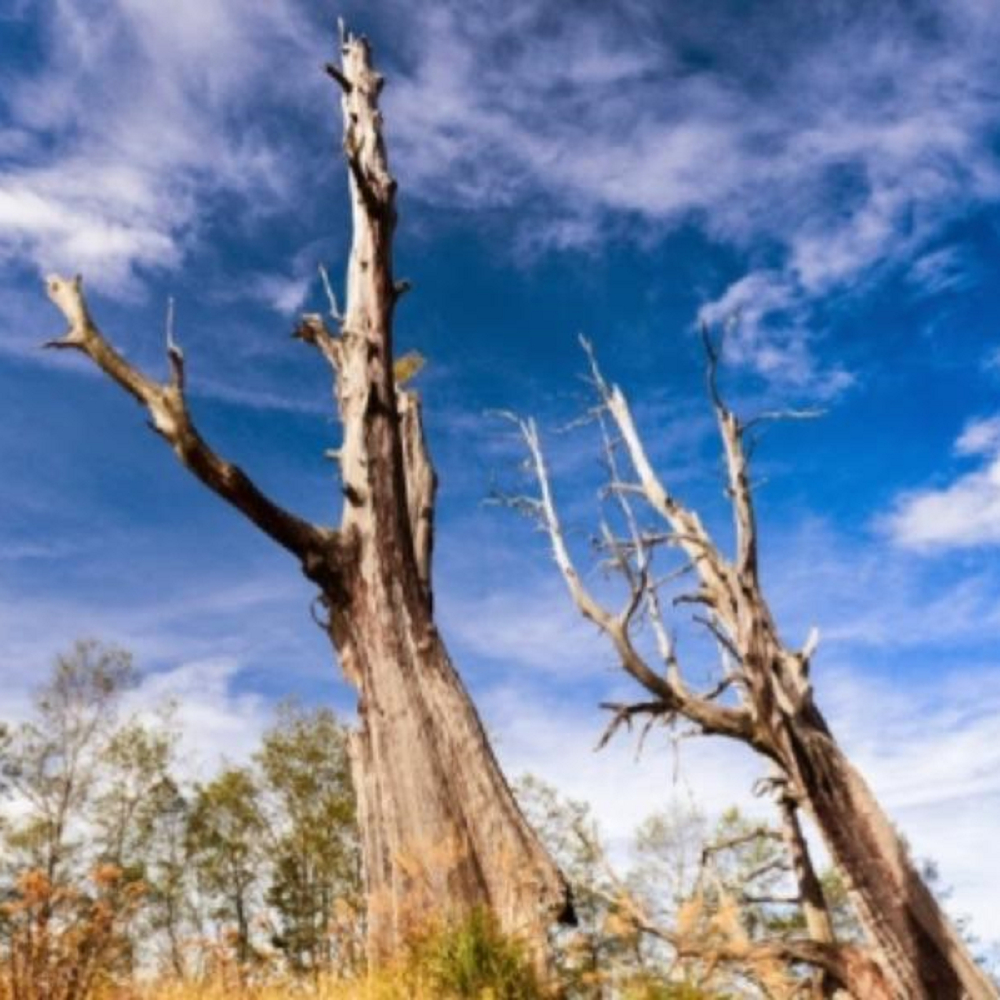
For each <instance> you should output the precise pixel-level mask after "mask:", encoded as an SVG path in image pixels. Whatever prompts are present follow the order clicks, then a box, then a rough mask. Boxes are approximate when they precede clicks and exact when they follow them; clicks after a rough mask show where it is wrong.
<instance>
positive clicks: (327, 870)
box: [0, 642, 364, 1000]
mask: <svg viewBox="0 0 1000 1000" xmlns="http://www.w3.org/2000/svg"><path fill="white" fill-rule="evenodd" d="M136 680H137V674H136V670H135V668H134V665H133V662H132V657H131V656H130V655H129V653H127V652H126V651H124V650H121V649H116V648H113V647H109V646H104V645H100V644H97V643H94V642H81V643H78V644H77V645H76V646H75V648H74V649H73V650H72V651H71V652H70V653H68V654H66V655H63V656H59V657H58V659H57V660H56V663H55V665H54V669H53V672H52V675H51V677H50V678H49V679H48V680H47V681H46V683H44V684H43V685H42V686H41V687H40V688H39V690H38V691H37V693H36V696H35V699H34V712H33V714H32V717H31V718H30V719H29V720H28V721H26V722H23V723H21V724H20V725H16V726H9V727H5V728H4V730H3V736H2V748H0V759H2V778H3V825H2V831H0V832H2V839H3V845H4V851H3V861H2V895H3V904H2V907H0V941H2V944H0V947H2V952H3V980H4V987H5V989H6V991H7V993H8V994H9V995H12V996H15V997H19V998H20V997H25V998H27V997H31V998H34V997H38V998H43V997H44V998H46V1000H78V998H83V997H87V996H89V995H91V993H92V992H93V991H94V990H95V989H98V988H99V987H102V986H104V985H107V983H109V982H127V981H129V980H131V979H133V978H135V977H137V976H148V975H151V974H156V973H163V974H169V975H170V976H172V977H174V978H180V979H188V978H199V977H205V976H206V975H215V974H218V973H220V972H224V971H225V970H226V969H228V968H232V969H233V970H234V972H235V973H236V974H237V975H238V978H241V979H242V978H246V976H247V975H253V974H254V972H255V970H263V969H264V968H265V967H277V966H280V967H281V968H283V969H286V970H288V971H290V972H292V973H294V974H296V975H302V976H315V975H317V974H319V973H320V972H341V971H346V970H348V969H350V968H353V967H354V966H355V965H356V964H357V963H358V961H359V959H360V956H361V954H362V952H363V941H364V916H363V907H362V906H361V896H360V860H359V848H358V837H357V828H356V822H355V806H354V795H353V791H352V788H351V782H350V777H349V774H348V762H347V750H346V735H345V730H344V728H343V726H342V725H341V724H340V723H339V722H338V721H337V719H336V718H335V717H334V715H333V714H332V713H331V712H330V711H329V710H327V709H324V708H318V709H309V710H306V709H303V708H299V707H296V706H294V705H285V706H282V707H281V708H280V709H279V711H278V713H277V717H276V721H275V723H274V725H273V726H272V727H271V728H270V729H269V730H268V731H267V732H265V733H264V735H263V738H262V740H261V743H260V746H259V748H258V749H257V751H256V753H255V754H254V755H253V760H252V762H251V763H249V764H246V765H240V766H236V765H228V764H227V765H224V766H222V767H221V769H220V770H218V772H217V773H216V774H215V775H214V776H213V777H212V778H211V780H208V781H205V782H199V781H191V780H188V779H187V778H185V777H184V776H183V771H182V768H181V766H180V765H181V762H180V760H179V758H178V747H179V736H180V734H179V732H178V728H177V725H176V723H175V721H174V719H173V718H172V713H171V707H170V706H169V705H163V706H161V707H160V708H159V709H158V710H157V711H153V712H150V711H148V710H147V711H136V712H130V711H128V710H127V708H128V701H129V698H128V696H129V692H130V691H131V690H132V689H133V687H134V686H135V683H136Z"/></svg>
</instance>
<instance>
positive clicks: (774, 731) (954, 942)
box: [512, 334, 997, 1000]
mask: <svg viewBox="0 0 1000 1000" xmlns="http://www.w3.org/2000/svg"><path fill="white" fill-rule="evenodd" d="M705 344H706V350H707V352H708V357H709V379H708V382H709V391H710V394H711V398H712V402H713V405H714V408H715V413H716V417H717V420H718V427H719V432H720V436H721V438H722V443H723V447H724V452H725V464H726V470H727V484H726V485H727V494H728V496H729V497H730V501H731V504H732V510H733V515H734V520H735V533H736V542H735V553H734V555H733V556H732V557H727V556H726V555H724V554H723V552H722V551H721V550H720V549H719V547H718V546H717V545H716V543H715V541H714V540H713V539H712V538H711V537H710V535H709V533H708V532H707V531H706V529H705V527H704V525H703V524H702V521H701V519H700V518H699V517H698V515H697V513H695V512H694V511H693V510H691V509H689V508H688V507H686V506H685V505H684V504H683V503H682V502H681V501H680V500H679V499H678V498H677V497H676V496H674V494H673V493H671V492H670V491H669V490H668V489H667V487H666V486H665V485H664V483H663V482H662V481H661V479H660V478H659V477H658V475H657V474H656V472H655V471H654V469H653V466H652V463H651V462H650V460H649V457H648V455H647V453H646V449H645V447H644V445H643V442H642V439H641V437H640V435H639V432H638V430H637V428H636V425H635V422H634V420H633V418H632V412H631V409H630V407H629V404H628V401H627V400H626V398H625V395H624V394H623V393H622V391H621V390H620V389H619V388H618V387H617V386H612V385H609V384H607V383H606V382H605V380H604V378H603V377H602V375H601V373H600V371H599V370H598V368H597V365H596V363H595V362H594V359H593V354H592V353H591V352H590V348H589V345H587V344H586V343H585V345H584V346H585V349H586V350H587V352H588V354H589V355H590V359H591V366H592V375H593V382H594V385H595V388H596V391H597V393H598V397H599V400H598V407H597V409H596V410H595V411H594V417H595V419H596V420H597V421H598V423H599V425H600V427H601V429H602V431H603V435H604V446H605V457H606V463H607V467H608V470H609V476H610V482H609V484H608V491H609V494H610V495H611V496H612V497H614V498H615V499H616V500H617V502H618V504H619V507H620V511H621V512H622V513H623V514H624V518H623V520H624V523H625V524H626V531H625V532H624V535H623V537H618V536H615V535H613V534H612V533H611V532H610V530H609V529H607V528H605V530H604V533H603V538H602V540H601V547H602V549H603V551H604V554H605V555H606V556H607V559H608V564H609V565H610V566H611V567H612V568H613V569H615V570H617V571H618V572H620V573H621V574H622V575H623V577H624V578H625V579H626V580H627V582H628V591H629V592H628V596H627V599H626V602H625V605H624V607H623V608H622V609H621V610H620V611H614V610H611V609H608V608H606V607H604V606H603V605H601V604H600V603H599V602H598V601H597V600H596V599H595V597H594V596H593V595H592V593H591V592H590V591H589V590H588V588H587V587H586V586H585V585H584V583H583V580H582V578H581V576H580V574H579V572H578V571H577V569H576V567H575V565H574V563H573V560H572V558H571V556H570V553H569V550H568V547H567V545H566V542H565V540H564V534H563V529H562V526H561V524H560V520H559V516H558V513H557V511H556V506H555V502H554V500H553V496H552V490H551V486H550V483H549V475H548V471H547V469H546V465H545V461H544V456H543V452H542V448H541V443H540V439H539V435H538V431H537V429H536V427H535V425H534V423H533V422H532V421H519V422H518V423H519V428H520V432H521V434H522V436H523V439H524V441H525V443H526V445H527V448H528V451H529V453H530V455H531V458H532V461H533V465H534V473H535V478H536V479H537V482H538V485H539V495H538V496H537V497H529V498H525V497H519V498H513V500H512V502H514V503H516V505H517V506H518V507H520V508H521V509H522V510H525V509H527V510H528V511H530V512H532V513H534V514H535V515H536V516H537V517H538V518H539V519H540V520H541V522H542V524H543V525H544V527H545V528H546V529H547V532H548V535H549V538H550V540H551V544H552V550H553V554H554V557H555V561H556V563H557V565H558V567H559V569H560V571H561V573H562V576H563V578H564V579H565V582H566V585H567V587H568V589H569V592H570V595H571V597H572V599H573V601H574V602H575V604H576V605H577V607H578V608H579V610H580V611H581V612H582V614H583V615H584V616H585V617H586V618H588V619H589V620H590V621H592V622H594V623H595V624H596V625H597V627H598V628H599V629H600V630H601V631H602V632H603V633H604V634H605V635H606V636H607V637H608V638H609V640H610V641H611V643H612V645H613V647H614V649H615V651H616V653H617V655H618V658H619V659H620V662H621V664H622V666H623V668H624V669H625V671H626V672H627V673H628V674H630V675H631V676H632V677H633V678H634V679H635V680H636V681H637V682H638V683H639V684H640V685H641V686H642V688H643V689H644V690H645V692H646V693H647V698H646V700H644V701H642V702H640V703H637V704H632V705H628V704H626V705H609V706H606V707H608V708H610V709H612V710H613V711H614V715H613V717H612V721H611V725H610V726H609V729H608V732H607V733H606V734H605V738H604V741H602V742H606V740H607V738H609V737H610V735H611V733H613V732H614V730H615V729H616V728H618V727H619V726H620V725H621V724H624V723H630V722H631V721H632V720H633V719H635V718H637V717H642V718H645V719H646V720H647V721H649V722H667V723H670V722H673V721H676V720H687V721H688V722H689V723H693V724H694V726H695V728H696V731H699V732H701V733H705V734H711V735H718V736H725V737H728V738H730V739H734V740H739V741H740V742H742V743H744V744H747V745H748V746H750V747H751V748H752V749H753V750H755V751H756V752H757V753H759V754H761V755H763V756H764V757H766V758H767V759H768V760H769V761H770V762H771V764H772V766H773V768H774V769H775V771H776V774H777V775H778V778H777V780H776V782H775V784H776V787H777V788H778V789H779V792H780V796H781V801H782V809H783V820H784V827H785V835H786V839H787V842H788V844H789V847H790V850H791V856H792V860H793V868H794V872H795V874H796V876H797V878H798V881H799V887H800V894H801V897H802V898H801V902H802V904H803V911H804V915H805V918H806V925H807V930H808V932H809V935H810V939H811V943H810V944H809V945H805V944H802V952H801V955H802V960H803V961H807V962H808V961H813V958H810V957H808V956H809V954H812V955H814V957H815V962H814V964H816V965H817V966H818V967H820V968H821V969H823V970H824V971H825V972H826V973H827V974H828V975H829V976H831V977H833V978H834V979H836V980H837V984H839V985H840V986H843V987H846V988H847V989H848V990H850V992H851V993H852V995H854V996H856V997H858V998H859V1000H868V998H876V997H896V998H900V1000H959V998H961V997H968V998H972V1000H987V998H996V997H997V992H996V990H995V989H994V987H993V986H992V984H990V982H989V981H988V979H987V977H986V975H985V974H984V972H983V971H982V970H981V969H980V968H979V967H978V966H977V965H976V963H975V961H974V960H973V958H972V956H971V955H970V953H969V951H968V949H967V947H966V946H965V944H964V943H963V941H962V939H961V938H960V936H959V935H958V933H957V932H956V930H955V928H954V927H953V926H952V924H951V923H950V922H949V920H948V918H947V917H946V916H945V914H944V913H943V911H942V909H941V907H940V906H939V905H938V903H937V901H936V900H935V899H934V897H933V895H932V894H931V892H930V891H929V889H928V888H927V886H926V885H925V883H924V881H923V879H922V878H921V876H920V874H919V872H918V871H917V869H916V868H915V866H914V864H913V862H912V861H911V859H910V857H909V855H908V853H907V850H906V848H905V846H904V844H903V843H902V841H901V840H900V837H899V835H898V834H897V833H896V831H895V829H894V828H893V826H892V824H891V822H890V821H889V819H888V817H887V816H886V814H885V812H884V811H883V810H882V808H881V807H880V805H879V804H878V802H877V801H876V799H875V796H874V795H873V794H872V792H871V790H870V788H869V786H868V784H867V782H866V781H865V779H864V778H863V777H862V775H861V773H860V772H859V771H858V770H857V768H855V767H854V766H853V765H852V764H851V762H850V761H849V760H848V759H847V757H846V756H845V754H844V752H843V751H842V750H841V748H840V746H839V744H838V743H837V741H836V739H835V738H834V736H833V734H832V733H831V731H830V727H829V726H828V725H827V722H826V720H825V719H824V717H823V715H822V713H821V712H820V710H819V708H818V707H817V705H816V703H815V701H814V698H813V688H812V683H811V681H810V677H809V668H810V662H811V659H812V656H813V654H814V652H815V649H816V644H817V642H818V633H816V632H815V631H814V632H813V633H812V634H811V635H810V637H809V638H808V639H807V641H806V643H805V645H804V646H803V648H801V649H792V648H789V647H788V646H787V645H786V644H785V642H784V641H783V640H782V638H781V636H780V635H779V633H778V628H777V625H776V624H775V621H774V619H773V617H772V614H771V611H770V609H769V607H768V603H767V600H766V597H765V594H764V591H763V588H762V586H761V581H760V576H759V571H758V536H757V527H756V521H755V516H754V505H753V497H752V493H751V486H750V473H749V460H748V455H747V448H746V447H745V439H746V433H747V430H748V428H751V427H752V426H753V424H754V422H748V423H746V424H744V423H742V422H741V421H740V420H739V419H738V418H737V416H736V415H735V414H734V413H733V412H732V411H731V410H730V409H729V408H728V407H727V406H726V404H725V402H724V400H723V399H722V397H721V395H720V393H719V391H718V386H717V381H716V368H717V356H716V350H715V348H714V346H713V345H712V343H711V341H710V339H709V338H708V336H707V334H706V338H705ZM804 415H808V414H804V413H795V412H792V413H789V414H767V415H765V417H763V418H758V420H759V419H772V418H774V417H778V416H790V417H799V416H804ZM620 453H621V454H623V455H624V461H623V462H622V464H623V465H624V466H625V467H626V468H627V469H628V470H629V471H628V472H627V473H623V472H620V471H619V459H618V455H619V454H620ZM623 476H624V477H625V478H623ZM635 503H642V504H644V506H645V508H646V509H647V510H648V511H651V512H652V515H653V516H654V517H655V518H657V520H658V521H659V524H660V527H657V528H656V529H655V530H653V531H648V530H645V529H644V528H640V520H639V516H638V514H637V512H636V511H635V509H634V506H633V505H634V504H635ZM660 547H668V548H670V549H672V550H674V551H679V552H680V553H682V555H683V556H684V557H685V566H684V571H685V572H686V573H687V574H688V575H689V576H690V578H691V579H693V580H694V581H696V584H695V585H696V589H695V591H694V593H692V594H686V595H681V597H680V598H677V599H676V600H680V601H684V602H691V603H693V604H694V605H695V606H696V607H698V608H700V609H701V617H700V618H699V620H700V621H701V622H702V624H704V625H705V626H706V627H707V628H708V629H709V630H710V631H711V633H712V635H713V636H714V638H715V640H716V641H717V643H718V645H719V647H720V649H721V651H722V653H723V660H724V662H725V664H726V674H725V676H724V678H723V680H722V682H721V683H720V684H718V685H717V686H716V687H715V688H714V689H712V690H710V691H697V690H695V689H693V688H692V687H691V686H690V685H689V684H688V682H687V680H686V678H685V677H684V674H683V672H682V670H681V667H680V664H679V662H678V659H677V656H676V653H675V649H674V644H673V642H672V640H671V638H670V636H669V634H668V632H667V629H666V627H665V624H664V618H663V615H662V613H661V606H660V601H661V598H660V594H659V586H660V581H657V580H656V578H655V576H654V574H653V570H652V558H653V552H654V550H655V549H658V548H660ZM640 618H641V619H642V620H644V621H646V622H648V623H649V624H650V625H651V627H652V630H653V633H654V635H655V638H656V643H657V646H658V652H659V657H660V659H661V661H662V662H661V663H659V664H658V665H657V666H655V667H654V665H652V663H651V662H649V661H648V660H647V657H646V656H645V655H643V653H642V652H641V651H640V649H639V648H638V647H637V645H636V643H635V641H634V630H635V626H636V625H637V623H638V621H639V620H640ZM725 691H733V692H736V694H737V697H736V698H735V699H734V698H729V699H720V696H721V695H722V694H723V692H725ZM798 809H802V810H804V811H805V812H806V813H807V814H808V815H810V816H811V817H812V819H813V820H814V821H815V823H816V826H817V828H818V829H819V831H820V833H821V835H822V837H823V840H824V842H825V844H826V847H827V849H828V850H829V852H830V855H831V856H832V858H833V860H834V861H835V863H836V865H837V866H838V868H839V869H840V871H841V872H842V874H843V876H844V878H845V880H846V883H847V886H848V890H849V893H850V897H851V899H852V901H853V903H854V905H855V908H856V910H857V913H858V915H859V917H860V920H861V922H862V925H863V926H864V928H865V930H866V933H867V937H868V949H867V956H865V955H862V954H861V953H860V952H859V951H858V949H856V948H853V947H852V948H850V949H846V948H843V949H842V950H841V951H840V952H839V955H840V957H839V958H837V957H836V956H837V954H838V952H837V951H836V946H835V944H834V942H833V939H832V931H831V927H830V921H829V918H828V914H827V913H826V912H824V908H825V902H824V900H823V899H822V890H821V887H820V885H819V883H818V880H817V879H816V877H815V873H814V872H813V869H812V865H811V862H809V859H808V847H807V844H806V842H805V840H804V838H803V837H802V836H801V832H800V831H799V830H798V828H797V821H796V820H795V811H796V810H798ZM774 947H775V948H776V949H778V951H779V952H780V950H781V949H787V948H788V942H784V943H782V942H775V945H774ZM795 947H796V948H798V947H799V943H796V944H795ZM789 954H790V953H789Z"/></svg>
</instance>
